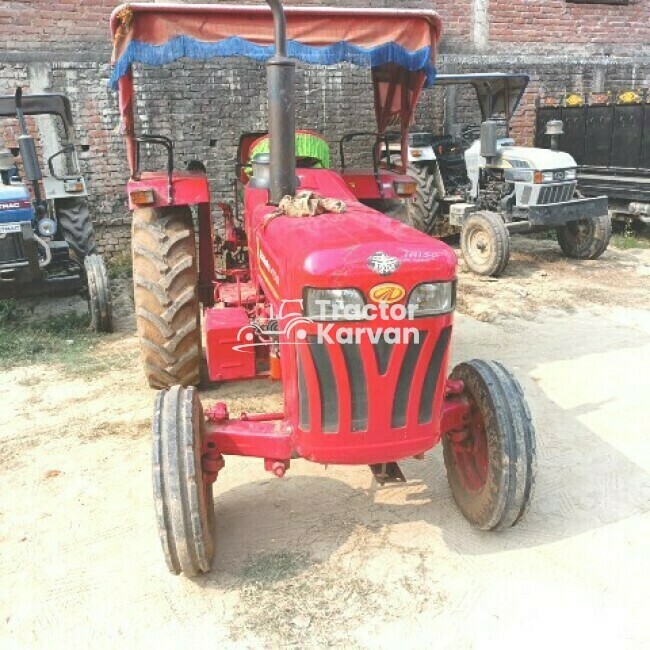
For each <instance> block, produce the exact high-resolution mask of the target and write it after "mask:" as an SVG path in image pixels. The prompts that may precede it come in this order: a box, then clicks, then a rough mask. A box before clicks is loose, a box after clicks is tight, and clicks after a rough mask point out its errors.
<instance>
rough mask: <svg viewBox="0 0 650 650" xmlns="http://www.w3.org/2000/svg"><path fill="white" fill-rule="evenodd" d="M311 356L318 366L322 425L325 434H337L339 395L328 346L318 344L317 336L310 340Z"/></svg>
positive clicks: (311, 337) (317, 374)
mask: <svg viewBox="0 0 650 650" xmlns="http://www.w3.org/2000/svg"><path fill="white" fill-rule="evenodd" d="M308 341H309V349H310V350H311V356H312V359H313V361H314V365H315V366H316V377H317V378H318V388H319V390H320V408H321V423H322V425H323V432H324V433H336V431H337V430H338V428H339V395H338V391H337V389H336V379H335V378H334V371H333V370H332V360H331V359H330V355H329V352H328V350H327V346H325V345H323V344H322V343H318V341H317V339H316V337H315V336H310V337H309V338H308Z"/></svg>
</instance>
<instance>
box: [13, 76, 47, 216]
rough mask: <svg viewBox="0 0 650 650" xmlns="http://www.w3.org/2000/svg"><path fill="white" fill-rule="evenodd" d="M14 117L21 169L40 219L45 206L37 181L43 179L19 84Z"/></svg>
mask: <svg viewBox="0 0 650 650" xmlns="http://www.w3.org/2000/svg"><path fill="white" fill-rule="evenodd" d="M14 101H15V106H16V117H17V118H18V125H19V126H20V135H19V136H18V149H19V150H20V158H21V160H22V161H23V169H24V172H25V177H26V178H27V180H28V181H30V182H31V183H32V188H33V190H34V208H35V210H36V216H37V217H38V218H39V219H40V218H41V217H42V216H44V215H45V212H46V211H45V208H44V206H43V200H42V198H41V188H40V185H39V181H41V180H43V175H42V174H41V168H40V167H39V165H38V153H37V152H36V143H35V142H34V138H32V136H31V135H29V130H28V129H27V121H26V120H25V113H24V111H23V89H22V88H21V87H20V86H19V87H18V88H16V95H15V100H14Z"/></svg>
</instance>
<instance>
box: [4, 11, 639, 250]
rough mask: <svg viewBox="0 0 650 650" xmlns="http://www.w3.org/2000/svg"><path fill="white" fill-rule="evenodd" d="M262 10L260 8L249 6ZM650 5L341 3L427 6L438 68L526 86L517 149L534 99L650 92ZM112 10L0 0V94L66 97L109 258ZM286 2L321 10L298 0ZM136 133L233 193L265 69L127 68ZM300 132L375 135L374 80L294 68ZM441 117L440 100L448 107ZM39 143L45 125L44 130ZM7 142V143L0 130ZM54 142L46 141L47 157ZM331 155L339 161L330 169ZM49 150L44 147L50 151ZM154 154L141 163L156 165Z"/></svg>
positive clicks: (117, 190)
mask: <svg viewBox="0 0 650 650" xmlns="http://www.w3.org/2000/svg"><path fill="white" fill-rule="evenodd" d="M258 2H259V0H258ZM649 3H650V0H639V1H636V2H634V1H632V2H631V4H629V5H627V6H621V5H597V4H596V5H595V4H574V3H569V2H565V0H455V1H453V0H440V1H438V2H435V3H433V2H431V1H430V0H411V1H409V2H400V1H399V0H385V1H380V0H374V1H373V0H370V1H365V0H359V1H356V2H355V1H354V0H349V1H347V2H338V3H337V4H341V5H347V6H364V7H367V6H374V7H390V6H400V7H403V6H408V7H415V8H432V7H433V8H435V9H436V10H437V11H438V12H439V13H440V14H441V16H442V19H443V23H444V30H445V34H444V38H443V41H442V43H441V47H440V56H439V69H440V70H441V71H444V72H470V71H521V72H527V73H528V74H530V75H531V84H530V87H529V89H528V91H527V93H526V95H525V96H524V99H523V102H522V105H521V107H520V109H519V111H518V113H517V115H516V117H515V119H514V121H513V134H514V136H515V137H516V138H517V140H518V141H519V142H521V143H524V144H531V143H532V139H533V135H534V109H535V99H536V97H537V96H538V95H545V94H546V95H558V94H563V93H565V92H568V91H575V90H577V91H580V92H589V91H601V90H619V89H622V88H629V87H635V88H637V87H648V86H650V31H649V30H650V7H649ZM116 4H117V2H113V1H111V0H85V1H83V2H82V1H81V0H49V1H46V0H3V1H2V3H0V27H1V28H2V30H3V34H4V35H6V34H15V37H13V38H11V37H9V38H5V39H4V40H3V41H1V42H0V93H2V94H4V93H10V92H11V93H13V91H14V89H15V87H16V85H18V84H21V85H22V86H23V87H25V89H27V90H31V91H34V92H38V91H46V90H52V91H58V92H64V93H66V94H68V95H69V97H70V99H71V101H72V105H73V109H74V113H75V118H76V122H77V129H76V130H77V135H78V140H79V141H80V142H81V143H82V144H87V145H89V151H88V152H87V153H85V154H83V155H82V166H83V171H84V173H85V174H86V176H87V178H88V181H89V188H90V190H91V193H92V201H93V210H94V214H95V218H96V224H97V231H98V236H99V241H100V244H101V246H102V248H103V250H104V251H105V252H107V253H113V252H116V251H120V250H126V249H128V245H129V218H128V212H127V210H126V206H125V201H124V184H125V181H126V176H127V174H126V162H125V153H124V147H123V143H122V139H121V136H120V135H119V133H118V132H117V127H118V120H117V102H116V97H115V95H114V93H112V92H110V91H108V89H107V86H106V82H107V79H108V76H109V72H110V70H109V66H108V65H107V61H108V60H109V57H110V44H109V36H108V17H109V15H110V12H111V11H112V9H113V8H114V7H115V6H116ZM287 4H316V5H318V4H327V3H326V2H324V1H322V0H311V1H309V0H302V1H295V2H289V1H287ZM136 83H137V85H138V114H139V116H140V127H141V128H142V130H150V131H154V132H157V133H162V134H164V135H169V136H171V137H173V138H174V140H175V142H176V159H177V161H178V166H179V167H180V166H182V165H183V164H184V162H186V161H187V160H190V159H195V158H196V159H200V160H202V161H204V163H205V164H206V167H207V168H208V171H209V175H210V178H211V179H212V190H213V193H214V196H215V199H217V200H219V199H222V198H226V199H227V198H228V197H229V193H230V192H231V179H232V178H233V172H234V163H235V153H236V147H237V140H238V136H239V134H240V133H242V132H243V131H247V130H250V131H257V130H261V129H264V128H265V126H266V125H265V122H266V100H265V79H264V68H263V66H261V65H259V64H256V63H252V62H249V61H245V60H235V59H230V60H228V61H222V62H220V61H212V62H205V63H199V62H183V63H176V64H174V65H171V66H169V67H167V68H149V69H146V70H144V71H143V70H137V71H136ZM297 98H298V116H297V123H298V126H299V127H309V128H312V129H317V130H319V131H322V132H323V133H324V135H325V136H326V137H327V138H328V140H329V141H330V142H331V143H335V142H336V141H338V140H339V139H340V137H341V136H342V135H343V134H344V133H346V132H349V131H351V130H365V129H369V130H372V129H373V128H374V118H373V111H372V104H371V102H372V95H371V88H370V83H369V75H368V73H367V71H365V70H359V69H355V68H352V67H350V66H347V65H344V66H337V67H335V68H328V69H319V68H313V67H306V66H302V65H301V66H299V68H298V74H297ZM447 109H448V110H449V103H447ZM444 110H445V102H444V98H443V97H442V93H440V92H438V93H437V94H436V93H434V92H426V93H425V94H424V97H423V100H422V103H421V106H420V108H419V110H418V114H417V123H418V124H419V125H425V126H427V125H429V126H431V125H432V126H433V128H435V129H442V128H443V119H444ZM447 118H448V119H450V120H451V121H461V122H463V123H468V122H471V121H476V119H477V112H476V110H475V106H474V105H473V104H472V102H471V101H470V98H468V97H466V96H461V97H459V98H457V102H456V109H455V112H454V114H453V115H448V116H447ZM41 131H42V132H43V133H42V134H44V133H45V131H44V130H43V129H41ZM0 137H2V138H3V139H4V140H5V141H7V140H10V139H11V138H12V135H11V133H10V132H8V131H7V130H6V129H2V130H0ZM52 146H54V144H53V143H52V142H51V137H50V138H45V139H44V143H43V148H44V150H48V148H49V149H51V147H52ZM336 149H337V147H333V150H335V151H333V154H334V160H335V161H337V160H338V151H336ZM46 153H49V151H46ZM162 163H163V161H162V159H161V157H160V155H159V154H158V153H157V152H156V151H155V150H152V151H147V152H145V164H150V165H157V166H158V167H162Z"/></svg>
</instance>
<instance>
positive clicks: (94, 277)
mask: <svg viewBox="0 0 650 650" xmlns="http://www.w3.org/2000/svg"><path fill="white" fill-rule="evenodd" d="M84 270H85V272H86V282H87V290H88V307H89V310H90V327H91V329H92V330H94V331H95V332H112V331H113V303H112V301H111V288H110V283H109V281H108V273H106V265H105V264H104V260H103V259H102V258H101V256H99V255H88V256H87V257H86V259H85V260H84Z"/></svg>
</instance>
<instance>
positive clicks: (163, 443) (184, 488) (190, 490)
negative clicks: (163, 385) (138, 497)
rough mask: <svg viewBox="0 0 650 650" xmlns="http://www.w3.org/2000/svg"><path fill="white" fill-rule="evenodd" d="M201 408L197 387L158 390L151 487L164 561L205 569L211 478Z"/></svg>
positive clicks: (173, 567)
mask: <svg viewBox="0 0 650 650" xmlns="http://www.w3.org/2000/svg"><path fill="white" fill-rule="evenodd" d="M203 428H204V420H203V409H202V408H201V402H200V401H199V397H198V395H197V392H196V389H195V388H193V387H192V388H183V387H182V386H173V387H172V388H170V389H169V390H164V391H160V392H159V393H158V396H157V398H156V405H155V408H154V414H153V493H154V503H155V507H156V518H157V521H158V533H159V535H160V542H161V544H162V548H163V553H164V555H165V560H166V561H167V566H168V567H169V570H170V571H171V572H172V573H176V574H178V573H181V572H183V573H184V574H185V575H186V576H196V575H199V574H200V573H206V572H208V571H209V570H210V567H211V565H212V557H213V555H214V537H213V531H214V501H213V497H212V483H208V482H207V481H205V480H204V477H203V470H202V467H201V453H202V443H203Z"/></svg>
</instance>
